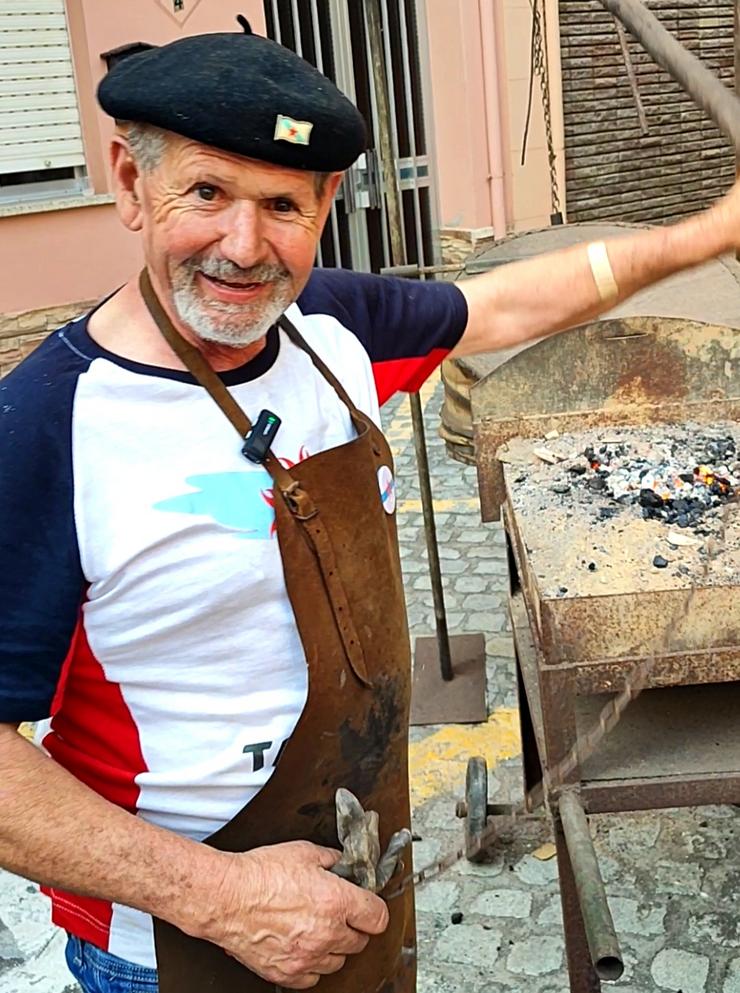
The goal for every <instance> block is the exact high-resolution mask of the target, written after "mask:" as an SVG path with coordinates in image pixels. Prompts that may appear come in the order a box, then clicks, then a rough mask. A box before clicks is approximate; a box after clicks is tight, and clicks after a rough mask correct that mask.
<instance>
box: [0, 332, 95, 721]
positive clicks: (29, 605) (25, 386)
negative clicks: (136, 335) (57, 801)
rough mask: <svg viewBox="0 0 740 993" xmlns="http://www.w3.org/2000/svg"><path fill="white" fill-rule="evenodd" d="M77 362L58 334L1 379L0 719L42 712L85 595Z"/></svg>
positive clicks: (79, 360)
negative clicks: (78, 527) (75, 455)
mask: <svg viewBox="0 0 740 993" xmlns="http://www.w3.org/2000/svg"><path fill="white" fill-rule="evenodd" d="M84 367H85V366H84V359H83V357H82V356H81V355H79V354H77V353H76V352H75V351H73V350H72V349H71V348H70V347H69V345H68V344H66V343H65V339H64V338H63V337H60V336H59V333H57V334H55V335H53V336H52V337H51V338H49V339H47V340H46V341H45V342H44V343H43V344H42V345H41V346H40V347H39V348H38V349H37V350H36V351H35V352H34V353H32V354H31V355H30V356H29V357H28V358H27V359H26V360H25V361H24V362H22V363H21V365H20V366H18V367H17V368H16V369H14V370H13V372H11V373H10V374H9V375H8V376H6V377H5V378H4V379H2V380H0V522H1V526H0V721H3V722H8V723H11V722H16V721H34V720H41V719H43V718H45V717H48V716H49V713H50V708H51V703H52V699H53V697H54V693H55V690H56V687H57V683H58V680H59V676H60V672H61V669H62V665H63V662H64V659H65V657H66V655H67V652H68V650H69V645H70V642H71V639H72V635H73V633H74V629H75V626H76V623H77V617H78V614H79V609H80V604H81V601H82V595H83V588H84V583H83V576H82V569H81V566H80V560H79V553H78V547H77V536H76V532H75V523H74V504H73V478H72V450H71V449H72V445H71V424H72V405H73V401H74V391H75V387H76V383H77V377H78V376H79V374H80V372H81V371H83V370H84Z"/></svg>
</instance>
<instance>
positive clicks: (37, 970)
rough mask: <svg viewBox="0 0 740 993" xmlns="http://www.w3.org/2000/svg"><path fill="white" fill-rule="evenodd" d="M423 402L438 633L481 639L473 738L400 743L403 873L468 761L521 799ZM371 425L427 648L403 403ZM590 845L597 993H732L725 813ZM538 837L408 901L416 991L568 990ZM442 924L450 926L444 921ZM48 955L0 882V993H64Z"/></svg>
mask: <svg viewBox="0 0 740 993" xmlns="http://www.w3.org/2000/svg"><path fill="white" fill-rule="evenodd" d="M422 397H423V400H424V401H425V421H426V424H427V446H428V450H429V458H430V464H431V471H432V481H433V489H434V497H435V501H436V503H437V505H438V507H439V512H438V514H437V517H436V521H437V525H438V527H437V531H438V538H439V542H440V557H441V560H442V573H443V579H444V585H445V596H446V604H447V609H448V623H449V626H450V629H451V631H452V633H453V634H454V633H455V632H476V631H483V632H484V633H485V635H486V650H487V682H488V708H489V713H490V714H491V718H490V720H489V722H488V725H484V726H479V727H477V728H462V727H460V728H455V727H453V728H439V727H428V728H414V729H412V731H411V736H410V738H411V752H412V795H413V796H414V798H415V803H414V825H413V826H414V830H415V831H416V835H417V837H418V838H419V840H418V841H416V842H415V843H414V858H415V862H416V864H417V866H420V865H424V864H427V863H429V862H431V861H432V860H434V859H436V858H438V857H439V856H440V854H442V853H444V852H447V851H451V850H454V849H456V848H458V846H459V845H460V841H461V825H460V822H459V821H457V820H456V819H455V817H454V804H455V800H456V799H457V798H458V797H459V796H460V795H461V793H462V789H463V782H464V767H465V762H466V760H467V758H468V757H469V756H470V755H471V754H476V753H477V751H483V752H484V753H485V754H486V757H487V759H488V760H489V777H490V782H489V795H490V797H491V798H492V799H493V798H495V799H496V800H497V801H501V800H512V801H514V800H518V799H519V798H520V797H521V790H522V786H521V765H520V761H519V758H518V744H517V741H516V733H517V727H518V725H517V714H516V706H517V700H516V689H515V684H514V665H513V649H512V644H511V638H510V635H509V629H508V621H507V617H506V611H505V599H506V590H507V584H508V576H507V564H506V550H505V544H504V536H503V533H502V531H501V528H500V527H499V526H498V525H491V524H488V525H483V524H481V523H480V516H479V513H478V510H477V483H476V475H475V470H474V468H472V467H466V466H462V465H460V464H458V463H456V462H454V461H452V460H450V459H449V458H448V457H447V456H446V453H445V450H444V446H443V444H442V442H441V440H440V439H439V438H438V436H437V435H436V428H437V425H438V422H439V407H440V404H441V400H442V387H441V385H440V384H439V383H436V384H435V383H431V384H428V385H427V387H425V389H424V391H423V394H422ZM384 417H385V426H386V430H387V432H388V435H389V438H390V440H391V443H392V445H393V446H394V448H395V452H396V454H397V476H398V484H399V538H400V544H401V553H402V561H403V567H404V576H405V588H406V598H407V604H408V611H409V620H410V627H411V632H412V636H413V637H416V636H428V635H430V634H432V633H433V630H434V611H433V605H432V596H431V584H430V582H429V578H428V572H427V568H428V565H427V555H426V551H425V548H424V530H423V519H422V517H421V509H420V502H419V491H418V482H417V479H416V464H415V457H414V449H413V444H412V440H411V426H410V416H409V411H408V404H407V401H406V399H405V398H403V399H397V400H395V401H394V402H393V403H392V404H390V405H389V406H388V407H387V408H386V409H385V411H384ZM415 763H416V765H415ZM592 833H593V835H594V842H595V845H596V849H597V852H598V855H599V862H600V865H601V869H602V873H603V876H604V879H605V884H606V887H607V892H608V896H609V899H610V904H611V908H612V913H613V915H614V919H615V924H616V926H617V930H618V933H619V937H620V941H621V946H622V951H623V954H624V958H625V965H626V969H625V974H624V976H623V978H622V979H621V980H620V981H619V982H618V983H616V984H605V986H604V989H605V990H606V989H609V988H613V989H614V990H615V993H662V991H672V993H679V991H681V993H740V925H739V924H738V913H737V892H738V889H739V886H740V869H739V864H740V860H739V859H738V855H740V830H739V819H738V813H737V811H736V810H735V808H731V807H710V808H707V807H705V808H697V809H683V810H671V811H662V812H650V813H643V814H629V815H626V814H620V815H609V816H607V815H603V816H599V817H595V818H592ZM548 838H549V826H548V824H547V821H546V820H545V819H544V818H543V819H540V820H536V821H527V822H517V824H515V825H514V827H513V828H511V829H508V830H507V831H504V832H503V834H502V836H501V838H500V839H498V840H497V843H496V844H495V845H494V846H493V847H492V849H491V850H490V852H489V855H488V860H487V861H486V862H485V863H484V864H480V865H472V864H470V863H468V862H466V861H462V862H460V863H458V864H457V865H455V866H454V867H453V868H452V869H450V870H449V871H448V872H447V873H446V874H445V875H444V876H443V877H441V878H440V879H439V880H436V881H434V882H432V883H429V884H428V885H427V886H425V887H423V888H421V889H420V890H419V892H418V895H417V897H418V899H417V906H418V910H417V919H418V929H419V951H420V971H419V984H418V991H419V993H484V991H485V993H508V991H522V990H526V991H527V993H565V991H567V990H568V980H567V975H566V970H565V964H564V943H563V937H562V917H561V912H560V899H559V890H558V881H557V865H556V861H555V860H554V859H552V860H549V861H539V860H538V859H537V858H535V857H534V856H533V854H532V853H533V852H534V851H535V850H536V849H537V848H538V847H539V846H540V845H541V844H542V843H543V842H544V841H546V840H548ZM453 913H455V914H458V915H459V914H462V921H461V923H459V924H453V923H452V920H451V918H452V915H453ZM456 919H457V917H456ZM62 946H63V940H62V936H61V935H60V934H58V933H57V932H56V931H55V930H54V929H53V928H51V927H50V926H49V924H48V909H47V907H46V901H45V900H44V898H42V897H40V896H39V895H38V893H37V892H36V890H35V887H33V886H31V885H30V884H28V883H27V882H25V881H24V880H19V879H17V878H16V877H12V876H10V875H8V874H0V993H76V987H75V986H74V985H73V984H71V983H70V979H69V976H68V974H67V973H66V970H65V968H64V965H63V959H62ZM358 993H360V991H358Z"/></svg>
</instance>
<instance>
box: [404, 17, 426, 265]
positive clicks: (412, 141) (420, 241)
mask: <svg viewBox="0 0 740 993" xmlns="http://www.w3.org/2000/svg"><path fill="white" fill-rule="evenodd" d="M398 17H399V20H400V23H401V51H402V53H403V61H404V74H403V94H404V103H405V105H406V127H407V128H408V131H409V156H410V158H411V163H412V169H413V178H412V184H413V185H412V191H413V193H412V196H413V202H414V230H415V233H416V254H417V258H418V260H419V265H422V266H423V265H426V256H425V252H424V234H423V231H422V225H421V198H420V196H419V179H418V171H419V168H418V162H417V154H418V153H417V148H416V122H415V121H414V107H413V100H414V98H413V94H412V92H411V57H410V55H409V35H408V27H407V24H406V2H405V0H400V2H399V5H398Z"/></svg>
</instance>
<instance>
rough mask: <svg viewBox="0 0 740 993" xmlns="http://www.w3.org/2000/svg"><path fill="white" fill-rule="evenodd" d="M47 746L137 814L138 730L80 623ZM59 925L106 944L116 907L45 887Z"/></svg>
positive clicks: (97, 789) (83, 778)
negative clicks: (95, 654)
mask: <svg viewBox="0 0 740 993" xmlns="http://www.w3.org/2000/svg"><path fill="white" fill-rule="evenodd" d="M52 712H53V717H52V722H51V729H50V731H49V733H48V734H47V735H46V736H45V737H44V740H43V745H44V748H45V749H46V750H47V751H48V752H49V754H50V755H51V756H52V758H53V759H55V761H57V762H59V764H60V765H62V766H64V768H65V769H68V770H69V771H70V772H71V773H72V774H73V775H74V776H75V777H76V778H77V779H79V780H80V781H81V782H83V783H85V784H86V785H87V786H89V787H90V788H91V789H93V790H95V792H96V793H99V794H100V795H101V796H103V797H105V798H106V799H107V800H110V801H111V802H112V803H115V804H117V805H118V806H119V807H124V808H125V809H126V810H128V811H129V812H130V813H132V814H134V813H136V807H137V803H138V800H139V787H138V785H137V783H136V777H137V776H138V775H139V774H140V773H142V772H145V771H146V762H145V761H144V756H143V754H142V751H141V743H140V741H139V732H138V729H137V727H136V724H135V722H134V719H133V717H132V716H131V712H130V710H129V708H128V706H127V705H126V701H125V700H124V699H123V694H122V693H121V688H120V686H119V684H118V683H113V682H110V681H109V680H108V679H107V678H106V675H105V670H104V669H103V666H102V665H101V664H100V662H99V661H98V659H96V658H95V656H94V654H93V652H92V650H91V648H90V645H89V643H88V640H87V635H86V633H85V629H84V626H83V623H82V618H80V620H79V621H78V624H77V628H76V630H75V633H74V636H73V639H72V645H71V648H70V652H69V654H68V656H67V659H66V660H65V664H64V668H63V672H62V678H61V679H60V683H59V687H58V688H57V693H56V695H55V697H54V706H53V708H52ZM44 892H45V893H47V894H48V895H49V896H51V899H52V920H53V921H54V923H55V924H57V925H59V927H63V928H66V929H67V930H68V931H70V932H71V933H72V934H74V935H77V937H79V938H83V939H85V940H86V941H90V942H92V943H93V944H94V945H97V946H98V947H99V948H105V949H107V947H108V939H109V936H110V923H111V919H112V915H113V908H112V906H111V904H110V903H109V902H108V901H105V900H96V899H93V898H90V897H81V896H78V895H76V894H72V893H65V892H63V891H61V890H56V889H44Z"/></svg>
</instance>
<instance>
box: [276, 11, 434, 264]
mask: <svg viewBox="0 0 740 993" xmlns="http://www.w3.org/2000/svg"><path fill="white" fill-rule="evenodd" d="M263 2H264V10H265V19H266V23H267V34H268V37H270V38H273V39H274V40H275V41H278V42H280V43H281V44H283V45H285V46H286V47H287V48H290V49H292V50H293V51H294V52H297V53H298V54H299V55H301V56H302V57H303V58H305V59H306V60H307V61H308V62H311V63H312V65H315V66H316V67H317V68H318V69H319V70H320V71H321V72H323V73H325V74H326V75H327V76H328V77H329V78H330V79H332V80H333V81H334V82H335V83H336V84H337V86H338V87H339V89H341V90H342V91H343V92H344V93H346V94H347V96H348V97H349V98H350V99H351V100H353V102H354V103H355V104H356V105H357V107H358V108H359V110H360V112H361V113H362V114H363V116H364V117H365V120H366V121H367V122H368V133H369V142H370V146H369V148H368V149H367V151H366V153H365V155H364V156H362V157H361V159H360V161H359V163H358V164H357V165H355V166H353V167H352V168H351V169H350V170H348V172H347V175H346V177H345V180H344V182H343V183H342V187H341V190H340V192H339V194H338V196H337V198H336V202H335V204H334V206H333V207H332V212H331V217H330V220H329V223H328V224H327V226H326V229H325V231H324V234H323V235H322V238H321V244H320V247H319V252H318V257H317V263H318V264H319V265H325V266H340V267H344V268H352V269H357V270H365V271H375V272H377V271H379V270H380V269H381V268H382V267H383V266H388V265H390V264H391V258H390V240H389V235H388V218H387V213H386V208H385V198H384V197H383V196H382V191H381V183H380V177H379V167H378V156H377V154H376V151H375V148H376V146H377V124H376V122H377V108H376V105H375V94H374V91H373V87H372V83H371V73H370V68H369V67H370V57H369V51H368V42H367V31H366V21H365V5H364V3H362V2H356V0H263ZM381 6H382V15H383V29H384V30H383V34H384V39H385V56H386V64H387V65H388V66H390V72H389V74H388V77H389V78H388V85H389V91H390V98H391V115H392V118H393V119H392V122H391V124H392V133H393V138H394V147H395V154H396V162H397V168H398V176H399V182H400V186H401V197H402V204H403V225H404V239H405V245H406V254H407V258H408V261H409V262H418V263H419V264H420V265H429V264H431V263H432V262H433V261H435V260H436V251H435V241H434V231H435V226H436V209H435V206H436V205H435V201H434V197H433V186H432V177H431V169H430V161H429V154H428V144H427V134H428V129H427V124H426V120H425V108H424V104H423V100H422V91H423V88H424V87H423V80H424V79H425V66H426V62H425V60H424V54H425V51H426V49H425V46H424V39H425V26H424V24H423V21H421V17H420V14H422V13H423V10H422V11H420V10H419V9H418V8H417V0H382V3H381ZM420 21H421V23H420Z"/></svg>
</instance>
